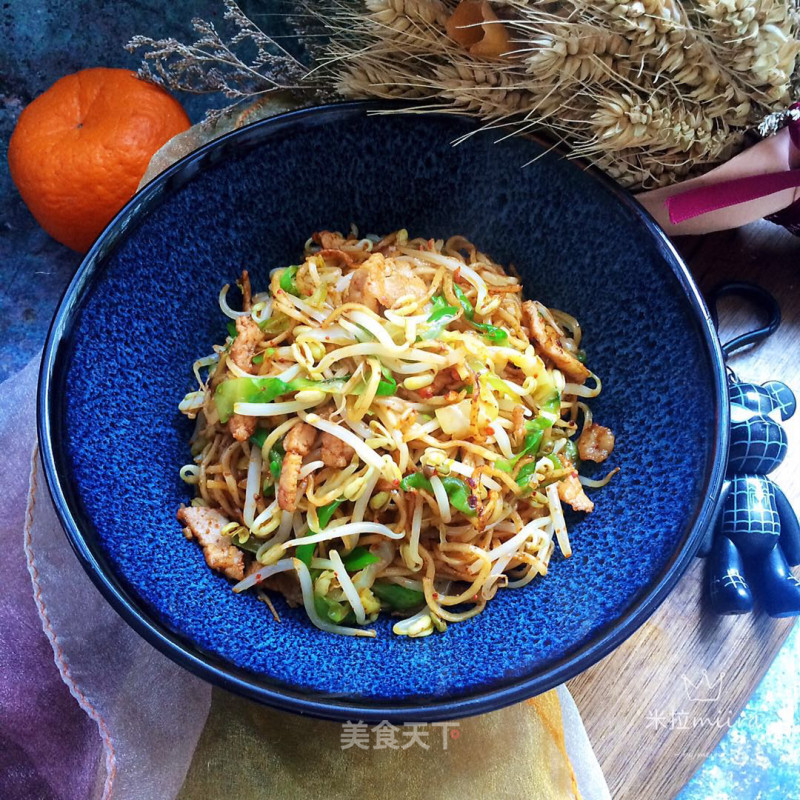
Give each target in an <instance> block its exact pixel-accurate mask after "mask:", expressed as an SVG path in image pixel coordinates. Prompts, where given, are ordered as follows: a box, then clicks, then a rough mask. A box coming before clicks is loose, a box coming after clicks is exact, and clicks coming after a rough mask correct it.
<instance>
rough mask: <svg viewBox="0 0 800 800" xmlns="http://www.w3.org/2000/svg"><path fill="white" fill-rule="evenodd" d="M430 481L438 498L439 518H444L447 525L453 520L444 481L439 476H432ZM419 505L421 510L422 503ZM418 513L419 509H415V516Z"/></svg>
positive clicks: (434, 494) (443, 520)
mask: <svg viewBox="0 0 800 800" xmlns="http://www.w3.org/2000/svg"><path fill="white" fill-rule="evenodd" d="M430 481H431V489H433V496H434V497H435V498H436V502H437V503H438V504H439V516H440V517H441V518H442V522H444V523H445V525H447V524H448V523H449V522H450V521H451V519H452V517H451V516H450V498H449V497H448V496H447V492H446V491H445V488H444V484H443V483H442V479H441V478H440V477H439V476H438V475H432V476H431V479H430ZM417 505H418V506H419V507H420V509H421V508H422V504H421V503H418V504H417ZM416 513H417V509H416V508H415V509H414V515H415V516H416ZM417 539H419V534H417Z"/></svg>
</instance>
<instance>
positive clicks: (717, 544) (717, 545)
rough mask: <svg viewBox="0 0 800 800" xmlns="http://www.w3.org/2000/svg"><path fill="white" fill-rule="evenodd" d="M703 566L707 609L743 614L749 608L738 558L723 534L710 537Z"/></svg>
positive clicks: (720, 612)
mask: <svg viewBox="0 0 800 800" xmlns="http://www.w3.org/2000/svg"><path fill="white" fill-rule="evenodd" d="M706 568H707V570H708V592H709V598H710V600H711V608H713V609H714V612H715V613H716V614H746V613H747V612H748V611H752V610H753V595H752V594H751V593H750V587H749V586H748V585H747V581H746V580H745V579H744V567H743V564H742V557H741V555H739V551H738V550H737V549H736V546H735V545H734V544H733V542H732V541H731V540H730V539H729V538H728V537H727V536H722V535H721V534H719V535H717V536H716V538H715V539H714V547H713V548H712V550H711V556H710V557H709V559H708V565H707V567H706Z"/></svg>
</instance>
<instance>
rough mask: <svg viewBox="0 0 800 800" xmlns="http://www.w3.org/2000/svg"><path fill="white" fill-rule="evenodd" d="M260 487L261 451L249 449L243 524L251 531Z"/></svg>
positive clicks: (255, 448) (253, 448)
mask: <svg viewBox="0 0 800 800" xmlns="http://www.w3.org/2000/svg"><path fill="white" fill-rule="evenodd" d="M260 487H261V450H260V448H258V447H251V448H250V463H249V464H248V466H247V488H246V489H245V500H244V510H243V511H242V516H243V517H244V524H245V525H246V526H247V527H248V529H252V527H253V520H254V519H255V514H256V496H257V495H258V493H259V489H260Z"/></svg>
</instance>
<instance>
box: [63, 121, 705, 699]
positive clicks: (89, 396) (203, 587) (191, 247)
mask: <svg viewBox="0 0 800 800" xmlns="http://www.w3.org/2000/svg"><path fill="white" fill-rule="evenodd" d="M335 113H336V114H337V115H336V116H335V117H334V116H333V114H330V115H329V116H330V119H329V121H328V122H327V124H326V125H324V126H322V125H320V124H319V121H318V117H317V116H316V115H315V116H309V117H307V119H308V120H309V124H308V125H305V126H303V127H302V128H298V129H293V130H292V132H291V133H290V132H289V131H288V130H286V131H284V130H279V132H278V133H276V134H274V135H271V136H270V138H269V140H268V143H265V144H264V145H263V146H259V147H258V149H256V150H255V151H252V152H250V153H247V154H245V155H241V154H239V153H238V152H233V143H232V142H231V141H229V142H228V143H227V144H226V145H225V148H224V149H229V150H230V151H231V154H229V155H228V156H227V159H226V160H224V161H221V162H220V163H218V164H217V165H216V166H214V167H212V168H211V169H210V170H207V171H206V172H204V173H201V174H200V175H199V176H198V177H196V178H194V179H193V180H192V181H191V182H190V183H188V184H187V185H185V186H184V187H182V188H181V189H180V190H179V192H178V193H177V194H175V195H173V196H172V197H170V199H169V200H168V201H167V202H165V203H164V204H163V205H161V206H160V207H158V208H157V209H156V210H155V211H154V212H153V213H152V214H150V215H149V216H148V217H147V218H146V219H145V221H144V222H143V223H142V224H141V226H140V227H139V228H138V229H137V230H136V231H135V233H134V234H133V237H132V238H131V239H130V240H129V241H127V242H126V243H124V244H123V245H122V246H121V248H120V249H119V251H117V252H116V253H115V254H114V255H112V256H111V257H110V258H109V259H108V261H107V265H106V266H105V267H104V269H103V272H102V277H101V278H100V280H99V281H98V282H96V283H94V284H93V286H92V290H91V292H90V293H89V296H88V299H86V301H85V304H84V305H83V307H82V310H81V312H80V317H79V322H78V323H77V327H75V328H74V329H73V330H72V331H71V332H70V334H69V344H68V345H67V347H66V349H65V351H64V353H62V354H61V355H60V356H59V365H56V368H55V369H56V372H58V370H59V369H65V370H66V374H65V376H64V378H63V381H64V385H65V387H66V395H65V400H64V411H63V412H62V411H60V410H56V411H55V413H56V415H59V416H60V414H62V413H64V414H65V415H66V424H65V425H64V429H63V432H61V433H60V437H59V438H61V441H62V443H63V447H64V448H65V450H66V452H67V453H68V461H69V462H70V463H71V464H72V474H73V475H74V483H73V484H72V485H74V486H76V487H80V489H79V490H78V491H79V495H80V497H81V499H82V501H83V503H84V505H85V508H86V513H87V518H88V520H90V524H91V526H93V528H94V529H95V530H96V532H97V537H98V539H99V541H100V542H101V544H102V547H103V549H104V550H105V551H106V552H107V554H108V555H109V557H110V559H111V561H112V562H113V564H114V565H115V568H116V570H117V572H118V573H119V574H120V575H121V576H123V577H124V578H125V579H126V580H127V582H128V583H129V584H130V585H131V586H132V587H133V589H134V591H135V592H136V593H137V594H138V595H140V596H141V597H142V598H143V599H144V600H145V601H146V603H147V604H148V605H149V606H150V607H151V608H154V609H156V611H157V613H158V614H159V616H160V617H161V619H162V620H163V621H164V622H165V623H166V624H167V625H168V626H170V627H171V628H173V629H175V630H178V631H181V632H183V633H185V634H186V635H187V636H188V637H189V638H191V639H192V640H194V641H195V642H197V643H198V644H199V645H200V646H201V647H202V648H205V649H208V650H211V651H212V652H214V653H216V654H219V655H221V656H223V657H225V658H226V659H229V660H230V661H231V662H233V663H234V664H236V665H237V666H239V667H242V668H245V669H248V670H252V671H253V672H256V673H258V674H259V675H264V676H266V677H267V678H268V679H270V680H271V681H274V682H278V683H285V684H289V685H295V686H298V685H299V686H300V687H304V688H307V689H309V690H315V691H317V692H320V693H325V694H341V695H344V696H345V697H347V696H350V695H352V696H354V697H361V698H365V700H366V699H368V698H374V699H381V700H387V701H395V700H401V699H405V698H408V697H425V696H431V695H434V696H436V695H442V694H448V695H458V694H461V693H472V692H474V691H476V690H479V689H483V688H486V687H489V686H494V685H495V683H496V682H497V681H498V680H499V679H502V678H505V679H511V678H513V677H514V676H518V675H524V674H528V673H530V672H533V671H534V670H536V669H537V668H540V667H541V666H542V665H544V664H546V663H549V662H554V661H557V660H559V659H561V658H563V657H564V656H565V655H566V654H568V653H569V652H571V651H572V650H574V649H575V648H577V647H579V646H582V645H584V644H586V643H587V642H588V641H589V639H590V638H593V637H594V636H595V635H596V634H597V633H598V631H599V630H601V629H602V628H603V627H604V626H605V625H606V624H607V623H609V622H610V621H612V620H614V619H615V618H616V617H617V616H618V615H619V614H620V613H621V612H622V611H623V610H624V609H626V608H627V607H628V606H629V605H630V604H631V603H632V602H633V601H634V600H635V599H636V598H637V596H638V594H639V593H640V592H641V591H643V590H644V589H645V587H647V586H648V585H649V584H650V583H652V582H654V581H655V579H656V577H657V576H658V575H659V574H660V573H661V571H662V570H663V569H664V568H665V566H666V564H667V562H668V561H669V560H670V559H671V557H672V555H673V553H674V552H675V550H676V548H677V546H678V542H679V541H680V540H681V539H682V537H683V536H684V535H685V532H686V530H687V527H688V525H689V523H690V521H691V520H692V516H691V515H692V514H693V512H694V510H695V509H696V507H697V506H698V504H699V502H700V500H701V497H702V491H703V489H704V486H703V484H704V481H705V479H706V472H707V469H708V464H709V460H708V459H709V452H710V450H709V448H710V447H711V445H712V443H713V439H714V409H713V401H712V398H713V395H714V390H713V384H712V377H711V375H712V373H711V370H710V367H709V359H708V356H707V355H706V354H705V353H704V350H703V345H702V340H701V338H700V332H699V331H700V329H699V326H698V325H697V323H696V321H695V318H694V317H693V316H692V313H691V311H690V308H689V304H688V301H687V300H686V298H685V296H684V295H683V292H682V290H681V289H680V285H679V283H678V280H677V278H676V277H675V276H674V275H673V273H672V272H671V270H670V269H669V267H668V266H667V265H666V263H665V262H664V261H663V257H662V256H661V254H660V253H659V252H658V250H657V247H656V244H655V242H654V240H653V239H652V237H651V235H650V234H649V232H648V231H647V230H646V229H645V228H644V226H643V225H642V224H641V223H640V222H638V221H637V220H636V219H635V218H634V217H633V216H632V215H631V214H630V212H628V211H626V210H624V209H623V208H622V207H621V206H620V205H619V204H618V203H616V202H614V201H613V199H612V197H611V195H610V194H609V193H608V191H607V190H606V189H605V188H604V187H602V186H601V185H600V184H599V183H597V182H595V181H593V180H592V179H591V178H590V177H589V176H587V175H586V174H585V173H584V172H583V171H582V170H581V169H580V168H578V167H577V166H575V165H573V164H571V163H569V162H565V161H563V160H561V159H559V158H557V157H553V156H548V157H544V158H541V159H539V160H537V161H536V162H535V163H534V164H532V165H531V166H529V167H527V168H526V169H524V170H522V169H520V167H521V166H522V165H523V164H524V163H525V162H528V161H530V160H531V158H532V157H534V156H536V155H538V154H539V148H538V147H536V146H535V145H533V144H532V143H530V142H524V141H522V140H516V139H515V140H512V141H509V142H506V143H504V144H502V145H500V144H495V143H494V142H493V137H491V136H489V135H476V136H473V137H471V138H470V139H469V140H468V141H467V142H466V143H464V144H463V145H461V146H459V147H457V148H453V147H451V146H450V143H449V142H450V141H451V140H452V139H453V138H455V137H456V136H457V135H459V134H460V133H462V132H463V131H464V130H466V129H467V128H465V127H464V123H463V122H460V121H455V120H452V118H448V119H444V118H441V117H439V118H435V119H432V118H420V117H416V118H409V117H398V116H390V117H385V116H384V117H372V118H367V117H366V116H365V115H364V112H363V111H356V112H350V114H349V116H347V117H346V116H344V115H342V114H341V113H339V112H335ZM273 127H274V126H273ZM265 130H267V129H266V128H265ZM218 153H219V151H216V154H218ZM419 153H424V156H422V157H419V156H418V154H419ZM476 176H482V177H481V179H480V180H475V177H476ZM350 221H355V222H357V223H358V225H359V226H360V228H361V230H363V231H371V232H379V233H382V232H387V231H391V230H395V229H397V228H399V227H407V228H408V229H409V231H410V232H411V234H412V236H416V235H424V236H437V237H440V236H447V235H452V234H454V233H462V234H465V235H466V236H468V237H469V238H470V239H472V240H473V241H474V242H476V243H477V244H478V245H479V247H480V248H481V249H485V250H486V251H487V252H489V253H491V254H492V256H493V257H494V258H495V259H497V260H498V261H500V262H501V263H506V264H508V263H510V262H513V263H515V265H516V266H517V268H518V269H519V271H520V273H521V274H522V276H523V277H524V278H525V279H526V289H527V292H528V294H529V296H533V297H538V298H541V299H542V300H543V301H544V302H545V303H547V304H548V305H553V306H557V307H559V308H565V309H568V310H569V311H570V312H571V313H574V314H575V315H576V316H577V317H578V318H579V319H580V320H581V324H582V326H583V328H584V330H585V331H586V335H585V339H584V342H585V347H586V349H587V352H588V359H589V364H590V366H591V367H592V368H593V369H594V370H595V371H596V372H597V373H598V374H599V375H601V376H602V378H603V382H604V391H603V393H602V395H601V396H600V398H599V399H598V400H597V401H595V402H593V404H592V405H593V409H594V412H595V418H596V419H598V420H601V421H602V422H603V423H604V424H607V425H609V426H610V427H611V428H612V429H613V430H614V431H615V433H616V435H617V447H616V449H615V452H614V459H613V463H614V464H615V465H619V466H620V467H621V469H622V471H621V474H620V476H619V477H618V478H617V479H616V480H615V481H614V482H613V483H612V484H611V485H610V486H609V487H608V488H606V489H605V490H603V491H601V492H597V493H596V495H595V497H596V502H597V511H596V512H595V513H594V514H592V515H589V516H588V517H586V518H585V519H580V520H579V519H577V518H576V519H575V520H574V524H573V526H572V527H571V530H572V536H571V538H572V540H573V547H574V550H575V553H576V555H575V557H573V558H571V559H569V560H566V561H565V560H562V559H560V558H559V559H556V560H555V563H554V564H553V566H552V569H551V571H550V574H548V577H547V579H546V580H540V581H535V582H534V583H532V584H531V585H530V586H528V587H526V588H525V589H523V590H521V591H518V592H511V591H508V592H501V593H499V595H498V597H497V598H496V599H495V600H494V601H493V602H492V603H491V604H490V606H489V608H488V610H487V611H486V612H485V613H483V614H481V615H480V616H479V617H476V618H475V619H472V620H469V621H468V622H465V623H462V624H458V625H453V626H450V628H449V629H448V631H447V633H446V634H445V635H443V636H431V637H429V638H426V639H424V640H422V641H409V640H407V639H402V638H398V637H394V636H392V635H391V634H390V633H389V627H390V626H389V622H388V621H386V620H384V621H383V622H382V623H381V625H380V626H379V629H380V635H379V639H378V640H377V641H374V640H366V639H353V638H345V637H334V636H330V635H327V634H325V633H321V632H320V631H318V630H316V629H315V628H313V627H312V626H311V625H310V624H309V623H308V621H307V620H306V618H305V614H304V613H303V612H302V611H294V612H291V611H290V612H288V613H287V612H286V611H285V609H283V608H282V609H281V611H282V614H285V619H284V621H283V622H282V624H281V625H278V626H276V625H273V624H270V621H269V619H268V617H267V615H266V614H265V613H264V612H265V610H264V607H263V606H262V605H261V604H259V602H258V601H257V600H256V598H255V597H253V596H247V597H244V598H242V597H237V596H235V595H233V594H232V593H231V592H230V587H229V584H228V583H227V581H225V580H224V579H223V578H221V577H220V576H218V575H216V574H212V573H211V572H209V571H208V570H207V568H206V566H205V563H204V561H203V558H202V555H201V552H200V550H199V549H198V548H197V547H196V546H195V545H194V544H193V543H190V542H188V541H187V540H186V539H185V538H184V537H183V536H181V534H180V530H179V525H178V523H177V522H176V521H175V510H176V508H177V506H178V504H179V503H180V502H181V501H182V500H183V501H185V500H187V499H188V496H189V493H188V492H187V490H186V488H185V487H183V486H182V485H181V483H180V481H179V479H178V477H177V466H178V465H180V464H181V463H183V462H184V461H186V460H188V453H187V445H186V442H187V439H188V435H189V431H190V428H191V426H190V424H189V423H187V422H186V421H184V420H183V419H181V418H180V417H179V415H178V412H177V410H176V404H177V402H178V401H179V400H180V398H181V397H182V396H183V394H184V393H185V392H186V391H188V390H189V389H191V388H193V387H192V378H191V364H192V362H193V361H194V360H195V359H196V358H198V357H200V356H202V355H204V354H206V353H208V352H210V350H211V345H212V343H213V342H214V341H215V340H216V341H219V339H220V337H221V336H222V335H224V334H223V324H224V322H225V320H224V318H223V317H222V315H221V313H220V312H219V310H218V308H217V293H218V289H219V287H220V286H221V285H222V284H223V283H225V282H229V281H232V279H233V278H234V277H235V276H236V275H237V274H238V273H239V270H240V269H241V267H242V266H245V265H246V266H247V268H248V269H249V270H250V272H251V276H252V279H253V281H254V284H255V285H256V286H258V285H264V284H265V283H266V280H267V273H268V271H269V270H270V269H272V268H274V267H275V266H280V265H284V264H288V263H293V262H295V261H296V259H297V256H298V254H299V253H300V252H301V249H302V243H303V242H304V241H305V240H306V238H307V237H308V236H309V235H310V234H311V232H312V231H314V230H318V229H320V228H322V227H333V228H335V229H346V228H347V227H348V225H349V222H350ZM565 254H568V257H566V258H565ZM653 296H657V297H658V298H659V314H658V316H657V317H654V316H652V315H650V314H648V313H647V312H646V309H647V308H648V306H649V305H650V298H652V297H653ZM623 345H624V347H625V352H626V357H625V358H624V359H622V358H619V350H620V348H621V347H622V346H623ZM57 385H58V384H57ZM56 392H58V390H56ZM687 398H691V408H692V413H691V414H689V415H687V414H686V413H685V411H686V407H687ZM654 412H655V413H654ZM678 427H679V428H680V439H681V443H682V445H681V447H675V446H674V442H675V436H676V434H677V428H678ZM57 436H59V434H57ZM67 474H69V470H68V471H67ZM676 498H680V502H676ZM84 529H85V528H84Z"/></svg>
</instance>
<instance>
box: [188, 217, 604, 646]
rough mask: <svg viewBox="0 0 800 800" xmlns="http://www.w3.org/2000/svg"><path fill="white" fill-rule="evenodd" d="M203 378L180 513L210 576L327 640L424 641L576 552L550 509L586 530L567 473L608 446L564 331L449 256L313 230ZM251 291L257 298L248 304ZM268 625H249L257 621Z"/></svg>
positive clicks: (572, 335) (491, 266)
mask: <svg viewBox="0 0 800 800" xmlns="http://www.w3.org/2000/svg"><path fill="white" fill-rule="evenodd" d="M238 287H239V291H238V293H237V294H239V295H240V296H241V300H239V301H237V302H233V305H237V306H241V310H239V309H238V308H233V307H232V304H231V303H229V301H228V291H229V286H227V285H226V286H224V287H223V288H222V291H221V292H220V295H219V304H220V307H221V309H222V311H223V312H224V314H225V315H226V316H227V317H228V318H229V320H228V324H227V328H228V335H227V338H226V339H225V341H224V343H222V344H219V345H217V346H215V347H214V352H213V353H212V354H211V355H208V356H205V357H202V358H198V360H197V361H196V362H195V363H194V372H195V375H196V377H197V380H198V382H199V387H200V388H199V389H198V390H197V391H192V392H190V393H189V394H187V395H186V397H185V398H184V399H183V401H182V402H181V404H180V410H181V411H182V412H183V413H184V414H186V415H188V416H189V417H190V418H192V419H195V420H196V427H195V432H194V435H193V436H192V439H191V452H192V456H193V459H192V461H191V463H189V464H187V465H185V466H184V467H183V468H182V469H181V477H182V478H183V480H184V481H186V483H189V484H192V485H193V486H194V488H195V494H196V496H195V498H194V499H193V500H192V502H191V504H190V505H188V506H185V507H182V508H181V509H180V510H179V511H178V519H179V520H180V522H181V524H182V525H183V526H184V533H185V535H186V536H187V537H188V538H190V539H195V540H197V542H198V543H199V545H200V546H201V547H202V549H203V552H204V555H205V559H206V562H207V563H208V566H209V567H211V568H212V569H214V570H218V571H219V572H221V573H223V574H224V575H226V576H227V577H228V578H230V579H232V580H233V581H235V582H236V583H235V585H234V586H233V591H234V592H244V591H247V590H251V589H253V590H254V591H255V592H257V594H258V597H259V598H260V599H262V600H263V601H264V602H265V603H266V604H267V605H268V606H269V609H270V611H271V612H272V614H273V616H274V617H275V619H276V620H277V621H279V619H280V618H279V616H278V614H277V612H276V610H275V608H274V606H273V605H272V602H271V599H270V595H269V593H268V592H269V591H275V592H279V593H281V594H282V595H283V596H284V597H285V598H286V601H287V602H288V604H289V605H290V606H295V605H296V606H299V605H302V606H304V608H305V611H306V613H307V614H308V617H309V618H310V620H311V622H312V623H313V624H314V625H316V626H317V627H319V628H321V629H322V630H325V631H329V632H331V633H339V634H344V635H350V636H374V635H375V631H374V630H373V629H372V628H370V627H368V626H369V625H370V623H371V622H374V621H375V619H376V618H377V616H378V615H379V614H380V613H381V612H385V613H389V614H391V615H393V616H394V618H395V619H394V621H395V624H394V625H393V631H394V633H396V634H398V635H407V636H412V637H414V636H425V635H427V634H430V633H432V632H433V631H434V630H438V631H443V630H444V629H445V628H446V625H447V623H449V622H460V621H461V620H466V619H469V618H470V617H473V616H475V615H476V614H479V613H480V612H481V611H483V609H484V608H485V606H486V604H487V603H488V602H489V601H490V600H491V599H492V598H493V597H494V595H495V594H496V592H497V591H498V589H501V588H504V589H505V588H509V589H511V588H515V589H516V588H520V587H523V586H525V585H526V584H528V583H529V582H530V581H532V580H533V579H534V578H536V577H537V576H545V575H546V574H547V570H548V564H549V562H550V559H551V557H552V555H553V552H554V550H555V548H556V546H558V548H559V550H560V552H561V553H562V555H563V556H564V557H568V556H570V554H571V548H570V542H569V538H568V536H567V529H566V525H565V522H564V513H563V510H562V504H566V505H568V506H571V507H572V508H573V509H575V510H577V511H583V512H590V511H592V510H593V508H594V504H593V502H592V500H590V499H589V497H588V496H587V495H586V493H585V487H598V486H602V485H603V484H604V483H606V482H607V481H608V479H609V478H610V477H611V475H612V474H613V472H614V471H615V470H614V471H612V472H611V473H609V474H608V475H606V477H605V478H604V479H602V480H592V479H590V478H587V477H584V476H581V475H579V470H580V466H581V463H582V462H585V461H594V462H600V461H604V460H605V459H606V458H607V457H608V455H609V454H610V452H611V450H612V449H613V447H614V436H613V434H612V432H611V431H610V430H609V429H608V428H605V427H603V426H601V425H598V424H596V423H594V422H593V421H592V413H591V411H590V409H589V407H588V406H587V405H586V400H587V398H591V397H594V396H596V395H597V394H598V393H599V392H600V379H599V378H598V377H597V376H596V375H595V374H594V373H592V372H591V371H590V370H589V368H588V367H587V366H586V364H585V361H586V357H585V353H584V351H583V350H582V349H581V328H580V325H579V324H578V321H577V320H576V319H575V318H574V317H571V316H570V315H569V314H567V313H565V312H564V311H558V310H556V309H552V308H547V307H545V306H544V305H542V304H541V303H539V302H537V301H535V300H527V301H526V300H523V296H522V286H521V284H520V281H519V279H518V278H517V277H515V276H514V275H512V274H510V273H508V272H506V271H505V270H504V269H503V267H502V266H500V265H499V264H496V263H494V262H493V261H492V260H491V259H490V258H489V257H488V256H487V255H486V254H484V253H482V252H480V251H479V250H478V249H477V248H476V247H475V245H473V244H472V243H471V242H469V241H468V240H467V239H465V238H463V237H462V236H453V237H451V238H450V239H448V240H447V241H443V240H433V239H409V237H408V233H407V232H406V231H405V230H400V231H397V232H395V233H391V234H389V235H388V236H385V237H383V238H382V239H381V238H379V237H378V236H373V235H369V236H366V237H365V238H359V236H358V233H357V231H356V230H355V229H353V230H352V231H351V232H350V234H349V235H347V236H343V235H341V234H339V233H332V232H329V231H320V232H318V233H315V234H314V235H313V236H312V237H311V238H310V239H309V240H308V242H307V243H306V245H305V250H304V253H303V259H302V261H301V263H299V264H297V265H292V266H288V267H282V268H277V269H274V270H273V271H272V272H271V273H270V276H269V285H268V286H267V287H266V289H265V290H264V291H255V288H251V282H250V276H249V275H248V273H247V272H246V271H245V272H243V273H242V275H241V278H240V280H239V283H238ZM259 288H260V287H259ZM265 610H266V609H265Z"/></svg>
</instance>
